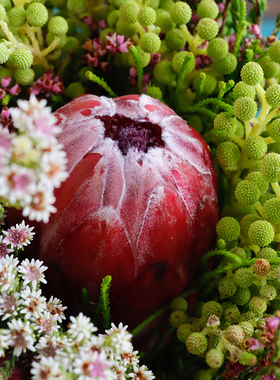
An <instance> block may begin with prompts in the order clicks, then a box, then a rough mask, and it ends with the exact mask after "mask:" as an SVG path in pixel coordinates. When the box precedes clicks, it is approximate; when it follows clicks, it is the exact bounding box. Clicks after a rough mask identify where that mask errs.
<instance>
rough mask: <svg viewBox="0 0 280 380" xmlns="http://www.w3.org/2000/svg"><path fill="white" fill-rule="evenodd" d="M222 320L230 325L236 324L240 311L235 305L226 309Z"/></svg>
mask: <svg viewBox="0 0 280 380" xmlns="http://www.w3.org/2000/svg"><path fill="white" fill-rule="evenodd" d="M224 318H225V320H226V321H227V322H228V323H230V324H232V323H236V322H238V321H239V319H240V311H239V309H238V307H237V306H236V305H232V306H230V307H228V308H227V309H226V310H225V312H224Z"/></svg>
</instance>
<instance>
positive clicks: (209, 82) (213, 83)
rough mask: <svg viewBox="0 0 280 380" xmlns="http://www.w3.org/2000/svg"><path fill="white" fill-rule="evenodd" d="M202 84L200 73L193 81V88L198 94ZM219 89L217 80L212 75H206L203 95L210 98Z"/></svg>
mask: <svg viewBox="0 0 280 380" xmlns="http://www.w3.org/2000/svg"><path fill="white" fill-rule="evenodd" d="M200 83H201V77H200V73H198V75H196V76H195V78H194V81H193V86H194V89H195V91H196V92H198V90H199V87H200ZM216 87H217V79H216V78H215V77H214V76H213V75H211V74H206V78H205V81H204V87H203V95H204V96H208V95H210V94H211V93H212V92H213V91H214V90H215V89H216Z"/></svg>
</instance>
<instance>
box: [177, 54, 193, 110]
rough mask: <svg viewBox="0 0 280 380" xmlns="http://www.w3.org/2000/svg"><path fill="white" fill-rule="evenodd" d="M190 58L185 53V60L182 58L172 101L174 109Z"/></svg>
mask: <svg viewBox="0 0 280 380" xmlns="http://www.w3.org/2000/svg"><path fill="white" fill-rule="evenodd" d="M190 59H191V57H190V56H189V55H187V56H186V58H185V60H184V63H183V65H182V68H181V70H180V73H179V75H178V80H177V87H176V90H175V94H174V102H173V107H174V109H175V110H176V109H177V106H178V100H179V94H180V91H181V88H182V85H183V82H184V78H185V76H186V74H187V70H188V62H189V60H190Z"/></svg>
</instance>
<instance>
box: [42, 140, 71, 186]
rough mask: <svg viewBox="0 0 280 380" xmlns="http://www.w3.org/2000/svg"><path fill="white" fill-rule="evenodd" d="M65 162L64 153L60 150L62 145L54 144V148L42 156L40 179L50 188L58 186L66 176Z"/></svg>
mask: <svg viewBox="0 0 280 380" xmlns="http://www.w3.org/2000/svg"><path fill="white" fill-rule="evenodd" d="M66 164H67V158H66V153H65V152H64V151H63V150H62V145H56V146H54V149H52V150H51V151H48V152H45V153H44V154H43V156H42V161H41V169H42V171H41V173H40V176H39V178H40V180H41V181H42V182H43V183H45V184H46V186H50V187H51V188H53V187H59V186H60V184H61V182H63V181H64V180H65V179H66V178H67V177H68V173H67V172H66Z"/></svg>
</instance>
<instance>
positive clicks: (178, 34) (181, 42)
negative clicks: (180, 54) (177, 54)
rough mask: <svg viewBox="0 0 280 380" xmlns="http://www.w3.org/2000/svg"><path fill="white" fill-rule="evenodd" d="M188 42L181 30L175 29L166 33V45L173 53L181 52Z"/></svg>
mask: <svg viewBox="0 0 280 380" xmlns="http://www.w3.org/2000/svg"><path fill="white" fill-rule="evenodd" d="M186 42H187V40H186V37H185V35H184V33H183V32H182V31H181V30H180V29H173V30H171V31H170V32H168V33H166V36H165V44H166V47H167V48H168V49H169V50H171V51H172V50H175V51H179V50H181V49H182V48H183V47H184V46H185V44H186Z"/></svg>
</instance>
